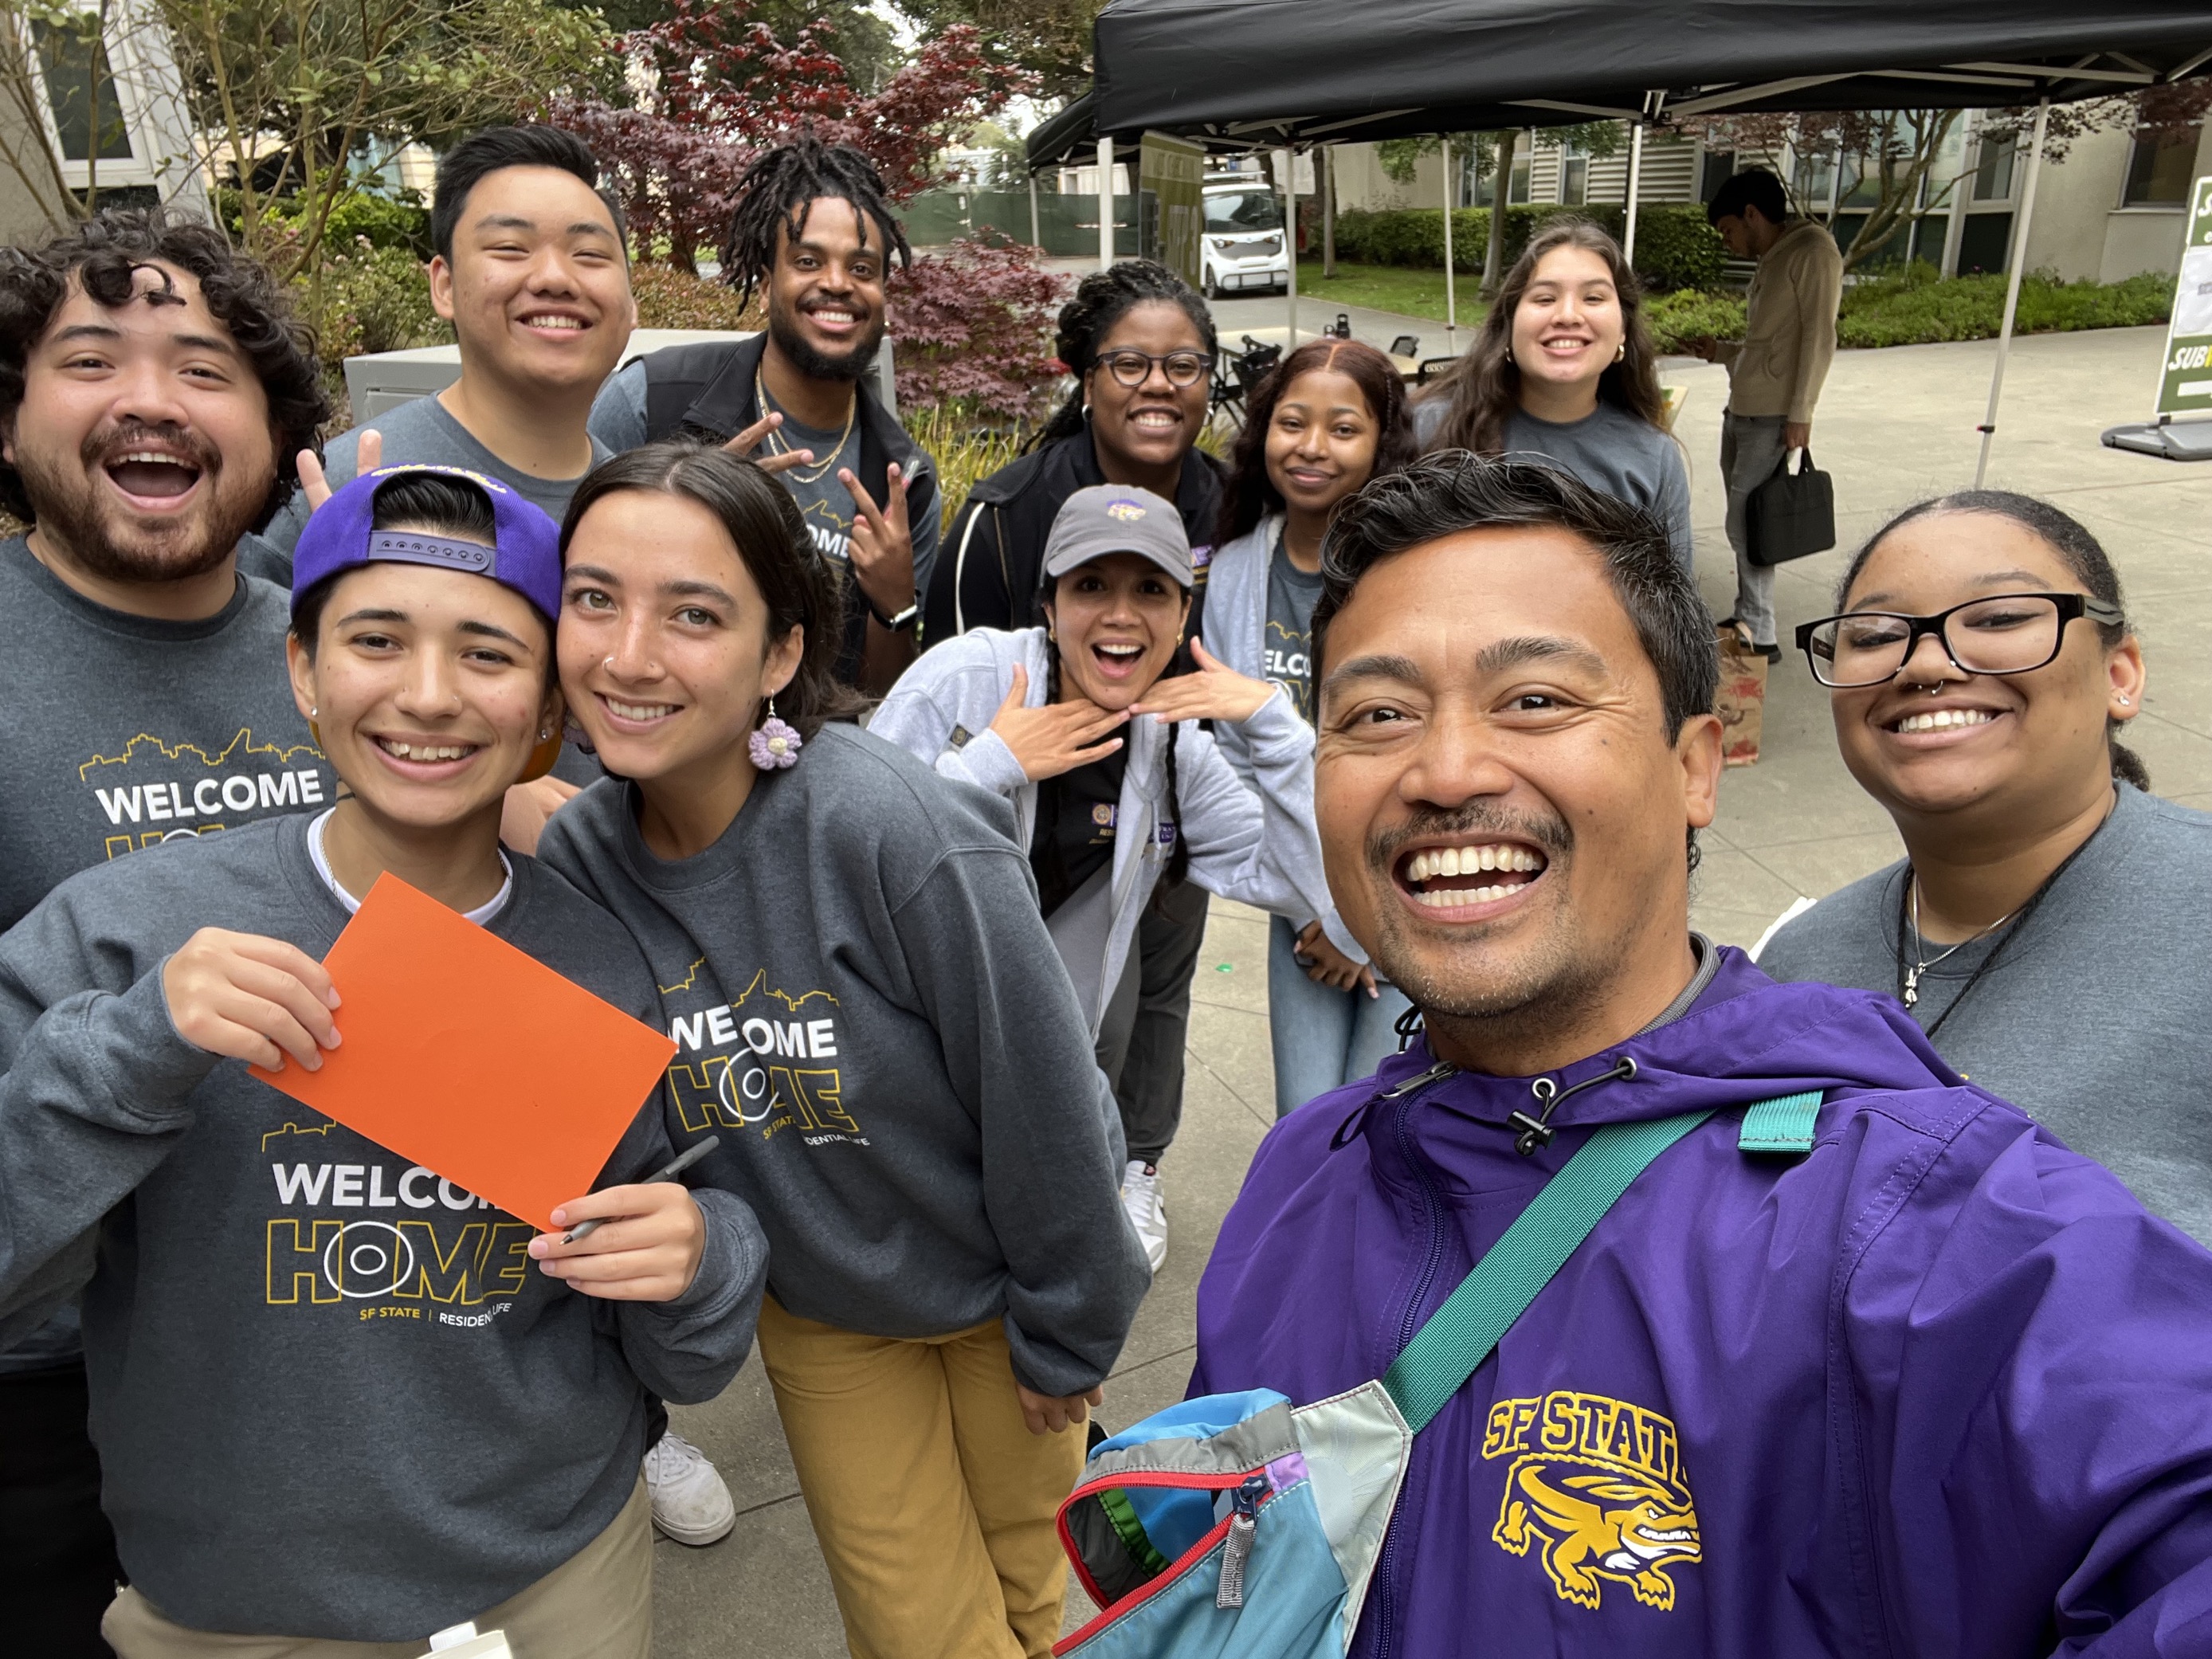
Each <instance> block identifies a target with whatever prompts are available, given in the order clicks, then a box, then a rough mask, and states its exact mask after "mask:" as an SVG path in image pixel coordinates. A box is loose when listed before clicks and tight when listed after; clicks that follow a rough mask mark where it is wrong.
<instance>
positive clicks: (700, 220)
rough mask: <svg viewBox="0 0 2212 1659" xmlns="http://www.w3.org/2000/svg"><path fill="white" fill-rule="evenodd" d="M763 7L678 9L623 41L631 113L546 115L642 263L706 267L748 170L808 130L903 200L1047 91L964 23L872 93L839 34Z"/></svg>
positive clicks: (572, 101)
mask: <svg viewBox="0 0 2212 1659" xmlns="http://www.w3.org/2000/svg"><path fill="white" fill-rule="evenodd" d="M752 11H753V3H752V0H675V6H674V9H673V10H672V12H671V15H669V16H668V17H667V18H666V19H665V20H664V21H661V22H658V23H655V24H653V25H651V26H649V27H646V28H641V29H635V30H633V31H631V32H630V33H628V34H625V35H622V36H619V37H617V39H616V40H614V41H613V42H611V51H612V52H615V53H617V54H618V55H619V56H620V58H621V59H622V60H623V63H624V64H626V65H627V66H628V68H629V76H628V79H629V82H630V84H631V85H632V86H634V87H635V88H637V90H636V94H635V99H634V101H633V102H632V103H630V104H629V105H628V106H622V105H617V104H611V103H608V102H606V101H605V100H603V99H600V98H599V97H596V96H586V97H564V98H560V99H556V100H554V102H553V104H552V105H551V106H550V109H549V110H548V112H547V113H548V118H550V119H551V120H553V121H554V122H556V123H557V124H558V125H562V126H564V127H567V128H568V129H569V130H570V131H573V132H574V133H576V134H577V135H578V136H579V137H581V138H583V139H584V141H585V142H586V143H588V144H590V145H591V146H592V149H593V150H594V151H595V152H597V154H598V155H599V159H600V161H601V162H602V163H603V164H604V165H605V167H607V168H608V170H609V171H610V172H611V173H612V174H613V176H614V179H615V182H616V185H617V189H618V190H619V191H621V193H622V195H623V208H624V210H625V211H626V212H627V214H628V215H629V223H630V228H631V230H632V231H633V232H634V233H635V234H636V237H637V240H638V242H639V246H640V252H641V257H645V258H665V259H666V261H667V262H668V263H669V264H672V265H674V266H675V267H677V268H678V270H696V268H697V258H698V254H699V251H700V250H701V249H702V248H711V247H713V246H714V245H715V244H716V243H717V242H718V241H719V240H720V237H721V234H722V231H723V228H724V227H725V226H726V225H727V223H728V222H729V217H730V210H731V208H732V191H733V190H734V188H735V186H736V184H737V181H738V179H739V178H740V177H741V176H742V175H743V173H744V169H745V167H746V166H747V164H748V163H749V162H750V161H751V160H752V158H753V157H754V155H757V153H758V152H759V151H760V150H762V149H765V148H767V147H769V146H770V145H773V144H776V143H781V142H783V141H784V140H786V139H787V138H788V137H791V136H792V135H793V134H794V133H796V132H799V131H802V130H811V131H813V132H814V133H815V134H816V135H817V137H820V138H821V139H822V140H823V142H824V143H844V144H850V145H852V146H853V147H854V149H858V150H860V152H861V153H862V154H863V155H866V156H867V157H868V158H869V160H870V161H873V162H874V163H875V165H876V169H877V171H878V173H881V174H882V175H883V177H884V183H885V185H887V186H888V187H889V189H890V193H891V196H892V198H893V199H894V200H895V201H901V202H903V201H906V200H908V199H910V198H911V197H914V196H915V195H916V194H918V193H919V192H921V191H923V190H926V189H927V188H929V187H930V186H931V185H935V184H940V183H943V182H945V177H946V175H945V173H944V172H943V171H942V169H940V168H939V166H938V165H937V159H936V158H937V156H938V155H939V153H940V152H941V151H942V150H944V149H945V147H946V146H947V145H948V144H951V143H954V142H955V141H956V140H957V138H958V137H961V136H962V135H963V134H964V133H965V132H967V131H969V129H970V128H972V127H973V126H974V125H975V124H976V123H977V122H979V121H981V120H984V119H985V118H987V117H989V116H990V115H992V114H993V113H994V112H997V111H998V110H1000V109H1001V108H1003V107H1004V106H1005V105H1006V101H1007V100H1009V99H1011V98H1012V97H1014V96H1016V95H1017V94H1021V93H1024V92H1027V91H1029V90H1030V89H1031V88H1032V86H1033V84H1034V81H1035V77H1034V76H1031V75H1030V74H1029V73H1028V72H1027V71H1026V70H1020V69H1017V68H1012V67H1010V66H1007V65H1005V64H998V63H994V61H993V60H992V58H990V56H989V55H988V54H987V52H986V51H985V50H984V43H983V36H982V33H981V30H978V29H975V28H973V27H965V26H962V27H952V28H948V29H945V31H943V32H942V33H939V35H937V36H936V37H935V38H934V39H933V40H929V41H927V43H925V44H924V45H923V46H921V48H920V49H919V50H918V51H917V52H915V54H914V56H913V57H912V58H909V59H908V61H907V63H906V64H904V65H903V66H902V68H901V69H900V70H898V71H897V72H896V74H894V75H893V76H891V77H890V80H889V81H887V82H884V85H883V86H882V87H880V88H878V89H877V90H876V91H874V92H872V93H864V92H862V91H861V90H860V88H856V87H855V86H854V84H853V83H852V82H851V80H850V79H849V78H848V76H847V74H846V70H845V66H844V64H843V63H842V61H841V60H840V58H838V55H837V52H836V39H835V36H834V35H833V34H832V33H830V32H829V30H828V29H827V28H825V27H823V26H822V25H820V24H809V25H807V26H806V27H805V28H803V29H801V30H800V31H799V34H798V36H797V37H796V38H795V39H794V40H791V41H789V42H788V43H787V42H784V41H781V40H777V39H776V37H775V33H774V32H773V31H772V30H770V29H769V27H768V25H767V24H765V23H763V22H761V21H757V20H756V19H755V18H754V17H753V16H752Z"/></svg>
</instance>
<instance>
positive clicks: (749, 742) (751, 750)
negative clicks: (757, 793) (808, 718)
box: [745, 696, 806, 772]
mask: <svg viewBox="0 0 2212 1659" xmlns="http://www.w3.org/2000/svg"><path fill="white" fill-rule="evenodd" d="M805 746H806V740H805V738H801V737H800V736H799V733H798V732H794V731H793V730H792V728H791V727H790V726H787V725H785V724H784V723H783V722H782V721H781V720H778V719H777V718H776V714H775V698H774V697H773V696H771V697H770V698H769V700H768V718H767V719H766V720H763V721H762V722H761V723H760V726H758V728H757V729H756V730H755V731H754V732H753V734H752V736H751V737H750V738H747V739H746V741H745V752H746V753H747V754H749V755H750V756H751V757H753V764H754V765H755V766H757V767H758V768H760V769H761V770H762V771H763V772H772V771H775V770H776V769H778V768H781V767H785V766H796V765H798V764H799V750H801V749H803V748H805Z"/></svg>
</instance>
